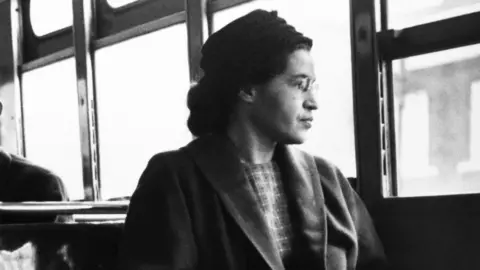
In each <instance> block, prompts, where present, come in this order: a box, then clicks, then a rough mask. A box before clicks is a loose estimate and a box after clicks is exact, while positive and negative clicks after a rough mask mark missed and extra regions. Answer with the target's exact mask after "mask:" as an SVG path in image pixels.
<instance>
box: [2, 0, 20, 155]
mask: <svg viewBox="0 0 480 270" xmlns="http://www.w3.org/2000/svg"><path fill="white" fill-rule="evenodd" d="M0 40H2V41H7V42H0V101H1V102H2V104H3V112H2V115H1V118H0V125H1V126H0V145H1V146H2V148H3V149H5V150H6V151H8V152H10V153H16V154H19V155H25V137H24V129H23V102H22V101H23V99H22V87H21V79H20V76H21V74H20V72H19V70H20V68H19V67H20V66H21V64H22V52H23V49H22V48H23V30H22V6H21V1H19V0H11V1H0ZM8 41H10V42H8Z"/></svg>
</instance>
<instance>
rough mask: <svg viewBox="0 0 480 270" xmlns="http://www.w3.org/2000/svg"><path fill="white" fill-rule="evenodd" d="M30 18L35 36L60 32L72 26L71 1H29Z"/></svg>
mask: <svg viewBox="0 0 480 270" xmlns="http://www.w3.org/2000/svg"><path fill="white" fill-rule="evenodd" d="M30 18H31V22H32V28H33V32H34V33H35V35H37V36H43V35H46V34H48V33H51V32H54V31H57V30H60V29H62V28H65V27H67V26H71V25H72V21H73V9H72V1H71V0H69V1H66V0H48V1H43V0H31V4H30Z"/></svg>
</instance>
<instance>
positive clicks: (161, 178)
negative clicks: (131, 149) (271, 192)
mask: <svg viewBox="0 0 480 270" xmlns="http://www.w3.org/2000/svg"><path fill="white" fill-rule="evenodd" d="M274 158H275V160H276V162H277V163H278V165H279V167H280V170H281V174H282V181H284V187H285V192H286V194H287V200H288V204H289V211H290V212H291V218H292V226H293V228H294V233H295V235H296V237H295V240H294V242H293V250H294V252H293V258H292V260H291V261H290V262H289V263H285V264H283V263H282V260H281V258H280V256H279V255H278V252H276V251H275V247H274V245H273V242H272V239H271V237H270V234H269V233H268V228H267V225H266V223H265V221H264V219H263V216H262V213H261V212H260V209H261V208H260V207H259V206H258V205H256V204H257V201H256V200H255V197H254V196H255V194H254V193H253V190H252V187H251V186H250V185H249V183H248V181H246V180H245V176H244V172H243V169H242V165H241V162H240V160H239V158H238V155H237V151H236V149H235V147H234V146H233V144H232V143H231V141H229V140H228V139H226V138H225V137H222V136H218V135H211V136H205V137H202V138H199V139H197V140H195V141H193V142H191V143H190V144H189V145H187V146H186V147H184V148H181V149H180V150H177V151H172V152H166V153H160V154H157V155H156V156H154V157H153V158H152V159H151V160H150V162H149V164H148V166H147V168H146V170H145V171H144V173H143V174H142V176H141V178H140V181H139V184H138V187H137V189H136V191H135V193H134V194H133V196H132V198H131V202H130V207H129V210H128V215H127V219H126V223H125V232H124V239H123V245H122V248H121V255H120V261H121V264H120V267H121V268H123V269H198V270H199V269H202V270H210V269H222V270H243V269H252V270H257V269H258V270H261V269H274V270H283V269H302V270H303V269H304V270H307V269H328V270H337V269H338V270H340V269H383V265H384V253H383V248H382V245H381V243H380V241H379V239H378V237H377V234H376V232H375V229H374V227H373V224H372V220H371V218H370V216H369V214H368V212H367V210H366V208H365V206H364V204H363V203H362V201H361V200H360V198H359V197H358V195H357V194H356V193H355V191H354V190H353V189H352V188H351V186H350V185H349V183H348V182H347V180H346V179H345V177H344V176H343V175H342V174H341V173H340V171H339V170H338V169H337V168H336V167H335V166H333V165H332V164H330V163H328V162H327V161H325V160H323V159H321V158H317V157H313V156H311V155H309V154H307V153H305V152H303V151H300V150H297V149H296V148H293V147H290V146H284V145H279V146H278V147H277V149H276V151H275V156H274Z"/></svg>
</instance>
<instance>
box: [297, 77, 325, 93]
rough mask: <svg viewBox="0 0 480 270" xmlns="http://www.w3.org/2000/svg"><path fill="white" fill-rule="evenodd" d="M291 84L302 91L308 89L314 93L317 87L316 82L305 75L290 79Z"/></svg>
mask: <svg viewBox="0 0 480 270" xmlns="http://www.w3.org/2000/svg"><path fill="white" fill-rule="evenodd" d="M291 85H292V86H294V87H296V88H298V89H300V90H301V91H302V92H308V91H310V92H313V93H315V92H316V91H317V90H318V88H319V86H318V83H317V82H316V81H315V80H313V79H310V78H306V77H302V78H295V79H293V80H291Z"/></svg>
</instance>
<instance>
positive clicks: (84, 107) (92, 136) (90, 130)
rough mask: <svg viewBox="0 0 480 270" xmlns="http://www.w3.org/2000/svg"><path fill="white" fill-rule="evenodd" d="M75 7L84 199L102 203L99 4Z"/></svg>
mask: <svg viewBox="0 0 480 270" xmlns="http://www.w3.org/2000/svg"><path fill="white" fill-rule="evenodd" d="M72 7H73V10H72V11H73V43H74V51H75V67H76V73H77V93H78V110H79V122H80V145H81V154H82V168H83V170H82V172H83V190H84V199H85V200H89V201H98V200H100V199H101V194H100V172H99V170H100V166H99V157H98V135H97V134H98V128H97V123H98V121H97V113H96V95H95V77H94V74H95V72H94V68H95V59H94V54H93V50H92V40H93V39H94V37H95V32H94V25H95V1H94V0H73V5H72Z"/></svg>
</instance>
